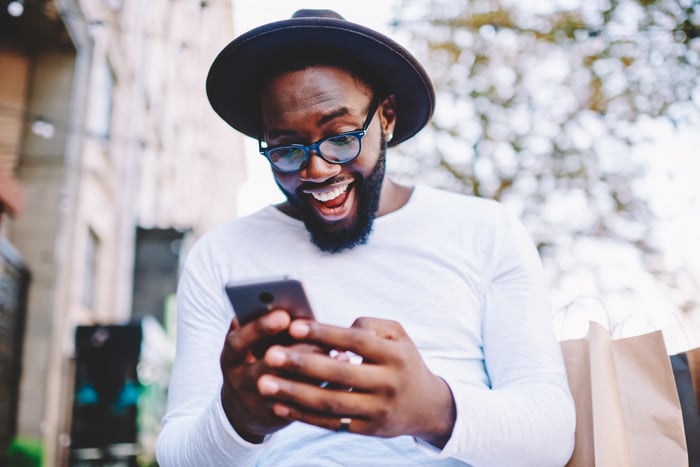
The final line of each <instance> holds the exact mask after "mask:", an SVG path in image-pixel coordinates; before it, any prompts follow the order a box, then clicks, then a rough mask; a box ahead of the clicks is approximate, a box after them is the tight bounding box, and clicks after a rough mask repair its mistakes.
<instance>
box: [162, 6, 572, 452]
mask: <svg viewBox="0 0 700 467" xmlns="http://www.w3.org/2000/svg"><path fill="white" fill-rule="evenodd" d="M207 93H208V96H209V100H210V102H211V104H212V106H213V107H214V109H215V110H216V112H217V113H218V114H219V115H221V116H222V118H224V119H225V120H226V121H227V122H228V123H229V124H230V125H232V126H233V127H234V128H236V129H238V130H240V131H241V132H243V133H245V134H247V135H249V136H252V137H254V138H257V139H258V140H259V142H260V150H261V153H262V154H263V155H265V156H266V157H267V158H268V160H269V161H270V163H271V166H272V174H273V176H274V178H275V181H276V182H277V184H278V186H279V187H280V189H281V190H282V191H283V192H284V194H285V195H286V197H287V201H286V202H284V203H282V204H281V205H279V206H269V207H267V208H265V209H263V210H261V211H259V212H257V213H255V214H253V215H251V216H248V217H245V218H242V219H238V220H235V221H232V222H230V223H228V224H226V225H223V226H222V227H220V228H217V229H215V230H214V231H212V232H210V233H208V234H207V235H205V236H204V237H203V238H202V239H201V240H200V241H199V242H198V243H197V245H196V246H195V247H194V248H193V249H192V251H191V252H190V254H189V256H188V259H187V263H186V265H185V268H184V270H183V272H182V276H181V280H180V285H179V289H178V342H177V346H178V347H177V357H176V361H175V365H174V368H173V373H172V380H171V386H170V393H169V403H168V410H167V414H166V415H165V417H164V424H163V430H162V433H161V435H160V438H159V444H158V459H159V462H160V464H161V465H163V466H170V465H192V466H203V465H271V466H282V465H305V466H307V465H392V466H403V465H470V464H471V465H478V466H483V465H486V466H495V465H505V466H514V465H518V466H522V465H533V466H547V465H563V464H565V463H566V461H567V459H568V458H569V456H570V454H571V451H572V449H573V432H574V418H575V417H574V409H573V402H572V399H571V395H570V393H569V390H568V386H567V382H566V373H565V369H564V366H563V363H562V358H561V354H560V350H559V346H558V344H557V342H556V340H555V338H554V336H553V332H552V325H551V315H550V313H549V311H548V308H547V301H546V298H545V295H544V292H543V278H542V271H541V265H540V262H539V258H538V256H537V253H536V251H535V249H534V248H533V246H532V244H531V242H530V240H529V239H528V236H527V234H526V233H525V231H524V229H523V227H522V225H521V224H520V223H519V222H517V221H516V220H515V219H514V218H512V217H511V216H510V215H509V214H508V213H507V211H506V210H505V209H504V208H503V207H502V206H500V205H499V204H497V203H495V202H493V201H487V200H483V199H477V198H472V197H466V196H461V195H457V194H451V193H446V192H442V191H439V190H436V189H430V188H427V187H410V186H405V185H401V184H398V183H396V182H395V181H393V180H391V179H390V178H387V177H385V174H384V166H385V155H386V154H385V153H386V148H387V146H393V145H396V144H399V143H400V142H402V141H404V140H406V139H408V138H410V137H411V136H413V135H414V134H415V133H416V132H418V131H419V130H420V129H421V128H422V127H423V126H424V125H425V124H426V123H427V122H428V120H429V119H430V116H431V114H432V111H433V104H434V103H433V100H434V93H433V89H432V85H431V82H430V79H429V78H428V76H427V74H426V73H425V71H424V70H423V68H422V67H421V66H420V64H419V63H418V62H417V61H416V60H415V58H414V57H413V56H412V55H411V54H410V53H409V52H407V51H406V50H405V49H404V48H402V47H401V46H400V45H398V44H396V43H395V42H394V41H393V40H391V39H389V38H387V37H385V36H383V35H381V34H379V33H377V32H375V31H372V30H370V29H367V28H364V27H362V26H359V25H356V24H353V23H350V22H347V21H345V20H344V19H342V18H341V17H340V16H339V15H337V14H336V13H334V12H330V11H327V10H321V11H317V10H301V11H299V12H297V13H295V15H294V16H293V17H292V19H289V20H285V21H279V22H275V23H271V24H267V25H264V26H261V27H259V28H256V29H254V30H252V31H249V32H248V33H245V34H243V35H242V36H240V37H238V38H237V39H235V40H234V41H233V42H231V43H230V44H229V45H228V46H227V47H226V48H225V49H224V50H223V51H222V52H221V53H220V54H219V56H218V57H217V58H216V60H215V61H214V63H213V65H212V67H211V70H210V72H209V77H208V79H207ZM282 275H290V276H293V277H296V278H298V279H300V280H301V281H302V282H303V283H304V286H305V289H306V291H307V294H308V295H309V299H310V301H311V303H312V305H313V310H314V314H315V320H303V319H299V320H295V321H291V319H290V316H289V314H287V312H286V311H285V310H274V311H272V312H270V313H268V314H266V315H264V316H262V317H261V318H259V319H257V320H255V321H253V322H251V323H249V324H246V325H243V326H241V325H239V323H238V321H237V319H235V313H234V310H233V309H232V307H231V304H230V303H229V302H228V300H227V297H226V294H225V292H224V287H225V285H226V284H227V283H229V282H231V281H236V280H241V279H255V278H258V277H266V276H267V277H269V276H282ZM280 332H288V333H289V334H290V335H291V336H292V337H293V338H294V342H295V343H294V344H292V345H288V346H281V345H273V346H271V347H269V348H268V349H267V351H266V352H265V353H264V355H263V356H261V357H257V356H256V354H254V353H253V352H252V349H253V347H254V346H255V345H256V344H259V343H260V342H261V341H263V340H264V339H265V338H266V337H268V336H271V335H275V334H278V333H280ZM328 349H333V350H334V351H335V352H328ZM338 352H340V353H338ZM346 352H350V353H346ZM353 353H354V354H358V355H359V356H361V357H362V363H361V364H356V363H357V362H353V360H354V359H353V358H352V354H353ZM354 363H355V364H354ZM320 382H323V383H320Z"/></svg>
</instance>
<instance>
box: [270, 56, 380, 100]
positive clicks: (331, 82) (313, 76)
mask: <svg viewBox="0 0 700 467" xmlns="http://www.w3.org/2000/svg"><path fill="white" fill-rule="evenodd" d="M371 95H372V91H371V89H370V87H369V85H367V84H366V83H365V82H364V81H362V80H361V79H360V78H359V77H358V76H357V75H355V74H353V73H351V72H350V71H347V70H345V69H343V68H340V67H336V66H330V65H315V66H307V67H305V68H303V69H300V70H291V71H285V72H282V73H279V74H277V75H276V76H274V77H272V78H271V79H270V80H269V81H268V82H267V84H266V85H265V86H264V87H263V89H262V104H263V110H264V109H265V108H266V107H269V106H271V105H272V106H276V105H283V106H288V105H307V106H312V105H316V104H318V102H319V101H324V100H331V99H332V100H336V101H352V100H354V99H358V98H359V99H362V98H364V99H366V96H371Z"/></svg>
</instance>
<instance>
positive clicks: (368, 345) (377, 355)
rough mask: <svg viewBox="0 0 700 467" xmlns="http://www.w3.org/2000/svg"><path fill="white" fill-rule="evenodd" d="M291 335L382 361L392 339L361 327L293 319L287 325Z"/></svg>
mask: <svg viewBox="0 0 700 467" xmlns="http://www.w3.org/2000/svg"><path fill="white" fill-rule="evenodd" d="M289 333H290V334H291V335H292V337H294V338H296V339H300V340H305V341H313V342H317V343H318V344H320V345H321V346H323V347H327V348H331V349H332V348H335V349H338V350H350V351H351V352H354V353H356V354H358V355H360V356H362V357H363V359H364V360H365V361H373V362H384V361H386V359H387V356H389V355H391V344H392V341H390V340H389V339H385V338H382V337H379V336H377V335H375V333H374V332H372V331H369V330H368V329H362V328H358V327H356V328H343V327H338V326H331V325H328V324H322V323H319V322H317V321H308V320H295V321H294V322H292V324H291V325H290V327H289Z"/></svg>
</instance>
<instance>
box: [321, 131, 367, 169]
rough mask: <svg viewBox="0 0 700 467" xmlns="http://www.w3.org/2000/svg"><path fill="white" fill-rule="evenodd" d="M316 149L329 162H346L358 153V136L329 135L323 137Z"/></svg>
mask: <svg viewBox="0 0 700 467" xmlns="http://www.w3.org/2000/svg"><path fill="white" fill-rule="evenodd" d="M318 149H319V151H320V152H321V154H323V157H324V159H326V160H327V161H329V162H341V163H342V162H346V161H349V160H351V159H354V158H355V157H357V155H358V154H359V153H360V138H359V137H358V135H355V134H344V135H336V136H331V137H330V138H327V139H325V140H324V141H323V142H322V143H321V144H320V145H319V146H318Z"/></svg>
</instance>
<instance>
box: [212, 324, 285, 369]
mask: <svg viewBox="0 0 700 467" xmlns="http://www.w3.org/2000/svg"><path fill="white" fill-rule="evenodd" d="M290 322H291V320H290V317H289V314H288V313H287V312H286V311H282V310H275V311H272V312H270V313H267V314H265V315H263V316H261V317H260V318H258V319H256V320H254V321H252V322H250V323H248V324H246V325H245V326H240V325H239V324H238V322H237V320H236V319H235V318H234V319H233V320H232V321H231V325H230V327H229V332H228V333H227V335H226V341H225V344H224V348H223V350H222V352H221V363H222V365H225V366H238V365H240V364H242V363H243V362H244V361H246V359H247V358H248V357H249V355H250V353H251V349H252V347H253V346H254V345H255V344H256V343H257V342H260V341H262V340H263V339H265V338H266V337H269V336H272V335H275V334H278V333H280V332H282V331H284V330H285V329H287V328H288V327H289V323H290Z"/></svg>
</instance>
